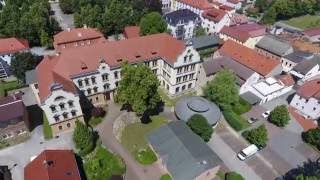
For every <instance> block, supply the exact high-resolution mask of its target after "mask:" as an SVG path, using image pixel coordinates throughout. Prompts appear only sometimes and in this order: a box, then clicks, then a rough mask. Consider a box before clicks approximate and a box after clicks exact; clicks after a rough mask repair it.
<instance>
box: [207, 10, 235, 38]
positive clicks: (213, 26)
mask: <svg viewBox="0 0 320 180" xmlns="http://www.w3.org/2000/svg"><path fill="white" fill-rule="evenodd" d="M201 19H202V23H201V26H202V28H204V29H205V30H206V32H207V33H208V34H209V33H218V32H220V31H221V29H222V28H223V27H224V26H229V25H230V17H229V15H228V14H226V15H225V16H224V17H223V18H222V19H221V20H220V21H219V22H217V23H215V22H214V21H211V20H209V19H206V18H204V17H203V16H201Z"/></svg>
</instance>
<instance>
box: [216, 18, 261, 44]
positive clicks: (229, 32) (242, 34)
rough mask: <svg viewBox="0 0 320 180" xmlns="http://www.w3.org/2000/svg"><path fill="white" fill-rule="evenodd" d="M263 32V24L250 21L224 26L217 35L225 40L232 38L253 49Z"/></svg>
mask: <svg viewBox="0 0 320 180" xmlns="http://www.w3.org/2000/svg"><path fill="white" fill-rule="evenodd" d="M265 34H266V27H265V26H262V25H259V24H256V23H250V24H241V25H236V26H230V27H228V26H225V27H223V28H222V30H221V31H220V33H219V36H220V38H221V39H223V40H225V41H226V40H232V41H234V42H237V43H239V44H242V45H244V46H246V47H249V48H252V49H253V48H254V47H255V45H256V44H257V43H258V42H259V41H260V40H261V39H262V38H263V36H264V35H265Z"/></svg>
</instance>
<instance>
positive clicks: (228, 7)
mask: <svg viewBox="0 0 320 180" xmlns="http://www.w3.org/2000/svg"><path fill="white" fill-rule="evenodd" d="M219 8H220V9H222V10H224V11H232V10H234V8H232V7H230V6H227V5H222V6H220V7H219Z"/></svg>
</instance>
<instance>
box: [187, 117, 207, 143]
mask: <svg viewBox="0 0 320 180" xmlns="http://www.w3.org/2000/svg"><path fill="white" fill-rule="evenodd" d="M187 125H188V126H189V127H190V129H191V130H192V131H193V132H194V133H196V134H198V135H199V136H200V137H201V138H202V139H203V140H204V141H205V142H208V141H209V140H210V138H211V135H212V133H213V129H212V127H211V125H210V124H209V123H208V121H207V119H206V118H205V117H203V116H202V115H200V114H195V115H193V116H191V117H190V119H189V120H188V122H187Z"/></svg>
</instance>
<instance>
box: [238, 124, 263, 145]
mask: <svg viewBox="0 0 320 180" xmlns="http://www.w3.org/2000/svg"><path fill="white" fill-rule="evenodd" d="M242 135H243V137H245V138H246V139H247V140H248V141H249V142H250V143H251V144H255V145H256V146H259V147H264V146H266V145H267V141H268V131H267V129H266V126H265V125H261V126H259V127H258V128H255V129H252V130H249V131H244V132H243V134H242Z"/></svg>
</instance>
